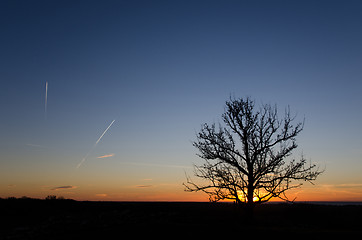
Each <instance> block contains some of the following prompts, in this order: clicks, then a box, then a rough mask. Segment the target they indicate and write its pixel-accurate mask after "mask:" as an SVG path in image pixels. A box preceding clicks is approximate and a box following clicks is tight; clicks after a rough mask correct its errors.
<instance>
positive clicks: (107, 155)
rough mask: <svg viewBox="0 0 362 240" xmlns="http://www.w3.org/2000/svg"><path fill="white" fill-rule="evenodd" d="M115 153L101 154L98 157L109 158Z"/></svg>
mask: <svg viewBox="0 0 362 240" xmlns="http://www.w3.org/2000/svg"><path fill="white" fill-rule="evenodd" d="M114 155H115V154H114V153H111V154H106V155H103V156H99V157H97V158H109V157H113V156H114Z"/></svg>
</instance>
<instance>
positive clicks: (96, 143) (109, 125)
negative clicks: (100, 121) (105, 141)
mask: <svg viewBox="0 0 362 240" xmlns="http://www.w3.org/2000/svg"><path fill="white" fill-rule="evenodd" d="M114 121H116V120H113V121H112V122H111V124H109V126H108V127H107V128H106V130H104V132H103V133H102V135H101V136H100V137H99V138H98V140H97V142H96V144H95V145H97V144H98V143H99V141H100V140H101V139H102V137H103V135H104V134H106V132H107V131H108V129H109V128H110V127H111V126H112V124H113V123H114Z"/></svg>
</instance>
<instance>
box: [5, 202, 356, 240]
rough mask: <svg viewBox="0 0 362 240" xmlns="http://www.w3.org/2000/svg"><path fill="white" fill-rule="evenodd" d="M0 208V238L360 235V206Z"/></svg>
mask: <svg viewBox="0 0 362 240" xmlns="http://www.w3.org/2000/svg"><path fill="white" fill-rule="evenodd" d="M0 211H1V231H0V239H76V238H81V239H86V238H97V237H99V238H101V239H107V238H112V239H122V238H123V239H124V238H126V237H127V235H126V234H132V236H139V237H141V236H147V237H151V236H156V237H162V236H165V237H168V238H170V237H172V238H175V237H196V236H200V237H201V236H204V237H206V236H220V237H221V238H229V237H235V236H238V237H239V238H243V237H246V236H250V235H252V236H258V238H259V237H261V236H265V237H271V236H274V237H277V236H279V237H292V236H293V237H294V236H306V237H307V236H308V237H312V236H313V237H320V236H344V237H346V236H355V235H356V236H360V234H362V218H361V216H362V206H361V205H359V206H358V205H346V206H331V205H318V204H282V203H280V204H264V205H261V206H258V207H257V208H256V209H255V214H254V220H253V221H252V222H249V221H247V220H246V219H245V214H244V212H243V210H242V209H239V208H236V207H235V206H234V205H233V204H230V203H218V204H214V203H192V202H81V201H73V200H39V199H11V200H8V199H6V200H5V199H1V200H0ZM170 234H173V236H170ZM128 236H129V235H128Z"/></svg>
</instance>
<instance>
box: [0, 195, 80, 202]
mask: <svg viewBox="0 0 362 240" xmlns="http://www.w3.org/2000/svg"><path fill="white" fill-rule="evenodd" d="M3 200H8V201H25V200H26V201H31V200H33V201H39V200H47V201H56V200H59V201H64V200H67V201H75V200H74V199H69V198H64V197H63V196H59V197H57V196H55V195H48V196H47V197H45V198H44V199H42V198H31V197H27V196H22V197H20V198H17V197H7V198H1V197H0V201H3Z"/></svg>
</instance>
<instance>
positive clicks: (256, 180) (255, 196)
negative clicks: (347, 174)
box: [184, 97, 322, 212]
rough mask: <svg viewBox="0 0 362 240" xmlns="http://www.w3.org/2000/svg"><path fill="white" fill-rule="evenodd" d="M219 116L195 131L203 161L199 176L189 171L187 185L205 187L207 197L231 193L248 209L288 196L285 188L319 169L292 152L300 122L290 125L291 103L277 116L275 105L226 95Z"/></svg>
mask: <svg viewBox="0 0 362 240" xmlns="http://www.w3.org/2000/svg"><path fill="white" fill-rule="evenodd" d="M222 119H223V122H224V124H225V126H222V125H221V124H219V126H218V128H217V127H216V126H215V124H212V125H211V126H209V125H208V124H204V125H203V126H202V129H201V131H200V132H199V133H198V134H197V140H196V141H195V142H194V143H193V145H194V146H195V147H196V148H197V149H198V150H199V152H200V153H199V154H198V156H200V157H201V158H203V159H204V160H205V161H206V162H205V163H204V164H203V165H200V166H196V165H195V166H194V172H195V176H196V177H199V178H201V179H203V181H202V183H195V182H194V181H192V179H191V178H190V177H188V176H187V183H186V184H184V185H185V187H186V189H185V190H186V191H190V192H194V191H203V192H205V193H207V194H208V195H209V199H210V201H219V200H225V199H231V200H234V201H235V202H236V203H238V204H243V205H245V206H247V209H249V210H250V212H252V209H253V208H254V206H255V204H259V203H263V202H267V201H269V200H270V199H272V198H280V199H282V200H285V201H290V200H289V199H288V197H287V195H286V194H285V193H286V191H287V190H289V189H292V188H297V187H300V186H301V185H302V183H297V181H298V180H299V181H300V180H301V181H308V182H311V183H312V181H314V180H315V179H316V178H317V176H318V175H319V174H321V173H322V171H319V169H318V167H317V166H316V165H315V164H311V163H307V161H306V159H305V158H304V157H303V156H302V157H301V159H299V160H296V159H294V158H291V153H292V151H293V150H294V149H296V148H297V144H296V137H297V135H298V134H299V133H300V132H301V131H302V130H303V126H304V122H298V123H296V124H295V125H294V124H293V122H294V120H295V117H292V116H291V113H290V109H289V107H288V108H287V109H286V110H285V113H284V116H283V117H282V118H280V117H279V115H278V111H277V107H276V106H272V105H270V104H263V105H261V106H260V107H259V108H256V107H255V103H254V101H252V100H251V99H250V98H249V97H248V98H246V99H243V98H241V99H232V98H230V100H229V101H227V102H226V107H225V113H224V114H223V115H222ZM295 180H297V181H295Z"/></svg>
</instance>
